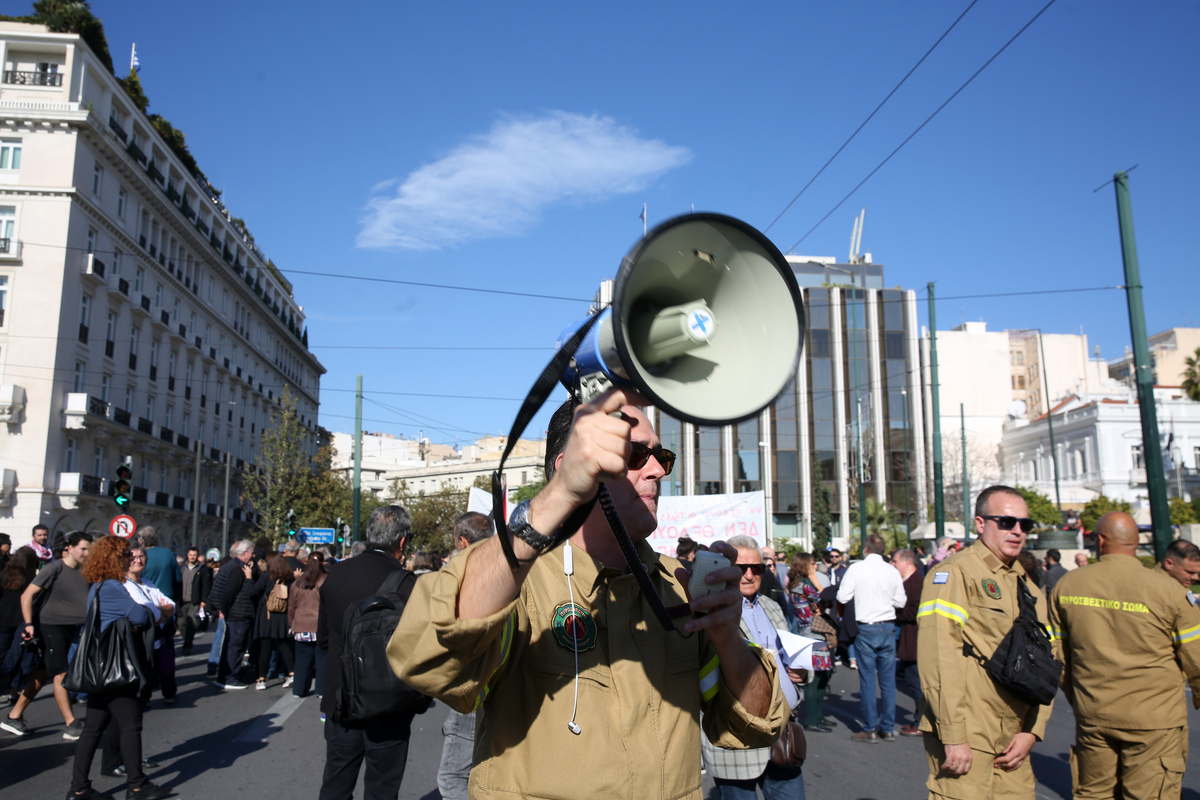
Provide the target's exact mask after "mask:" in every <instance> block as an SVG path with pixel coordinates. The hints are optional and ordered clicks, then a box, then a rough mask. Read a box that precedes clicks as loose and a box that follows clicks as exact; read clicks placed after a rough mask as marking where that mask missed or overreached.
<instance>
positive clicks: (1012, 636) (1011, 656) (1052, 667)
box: [983, 581, 1063, 706]
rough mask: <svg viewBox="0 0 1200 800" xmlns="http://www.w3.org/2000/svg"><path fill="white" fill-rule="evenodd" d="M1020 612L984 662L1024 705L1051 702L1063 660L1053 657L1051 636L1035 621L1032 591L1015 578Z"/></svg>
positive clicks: (996, 678) (985, 666)
mask: <svg viewBox="0 0 1200 800" xmlns="http://www.w3.org/2000/svg"><path fill="white" fill-rule="evenodd" d="M1017 602H1018V604H1019V606H1020V614H1019V615H1018V616H1017V619H1016V620H1015V621H1014V622H1013V626H1012V629H1011V630H1010V631H1009V632H1008V635H1007V636H1005V637H1004V639H1003V641H1001V642H1000V646H999V647H997V648H996V652H995V653H994V654H993V655H992V657H991V658H990V659H988V660H987V661H985V662H983V666H984V669H986V670H987V671H988V673H989V674H990V675H991V676H992V680H994V681H995V682H996V683H998V684H999V685H1000V686H1003V687H1004V688H1005V689H1007V690H1008V691H1009V692H1011V693H1012V694H1013V696H1014V697H1016V698H1017V699H1018V700H1020V701H1021V702H1023V703H1025V704H1027V705H1031V706H1032V705H1043V706H1045V705H1050V702H1051V701H1052V700H1054V695H1055V694H1056V693H1057V692H1058V685H1059V683H1060V682H1061V680H1062V673H1063V663H1062V662H1061V661H1058V660H1057V659H1055V658H1054V651H1053V649H1052V648H1051V645H1050V637H1049V636H1047V635H1046V629H1045V628H1043V627H1042V624H1041V623H1040V622H1038V618H1037V609H1036V608H1035V606H1034V601H1033V595H1032V594H1030V593H1029V589H1027V588H1026V587H1025V581H1017Z"/></svg>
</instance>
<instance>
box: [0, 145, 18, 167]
mask: <svg viewBox="0 0 1200 800" xmlns="http://www.w3.org/2000/svg"><path fill="white" fill-rule="evenodd" d="M20 168H21V140H20V139H0V169H20Z"/></svg>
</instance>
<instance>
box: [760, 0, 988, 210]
mask: <svg viewBox="0 0 1200 800" xmlns="http://www.w3.org/2000/svg"><path fill="white" fill-rule="evenodd" d="M977 2H979V0H971V4H970V5H969V6H967V7H966V9H964V10H963V12H962V13H961V14H959V15H958V18H957V19H955V20H954V22H952V23H950V27H949V28H946V30H945V31H944V32H943V33H942V35H941V36H939V37H938V38H937V41H936V42H934V43H933V44H932V45H931V46H930V48H929V49H928V50H926V51H925V55H923V56H921V57H920V58H919V59H917V63H916V64H913V66H912V69H910V70H909V71H908V72H907V73H905V75H904V77H903V78H901V79H900V82H899V83H897V84H896V85H895V86H893V87H892V90H891V91H890V92H888V93H887V97H885V98H883V99H882V100H880V101H879V105H877V106H875V109H874V110H873V111H872V112H871V113H870V114H868V115H867V118H866V119H864V120H863V121H862V123H861V124H859V126H858V127H857V128H855V129H854V133H852V134H850V136H849V138H847V139H846V141H844V142H842V146H841V147H839V148H838V149H837V150H836V151H835V152H834V154H833V155H831V156H830V157H829V160H828V161H826V162H825V163H824V164H822V165H821V168H820V169H819V170H817V172H816V174H815V175H813V176H812V177H811V178H809V179H808V183H806V184H804V188H803V189H801V190H800V191H798V192H796V196H795V197H793V198H792V199H791V200H790V201H789V202H788V204H787V205H786V206H784V207H783V211H780V212H779V214H778V215H777V216H776V217H775V219H773V220H771V224H770V225H768V226H767V227H765V228H763V233H766V232H767V231H769V230H771V228H773V227H775V223H776V222H779V220H780V219H781V218H782V217H783V215H784V214H786V213H787V212H788V209H789V208H791V207H792V206H793V205H795V203H796V201H797V200H799V199H800V196H801V195H803V194H804V193H805V192H807V191H808V187H810V186H812V185H813V183H814V182H815V181H816V180H817V178H819V177H821V173H823V172H824V171H825V170H826V168H827V167H828V166H829V165H830V164H832V163H833V161H834V159H835V158H837V157H838V156H839V155H841V153H842V151H843V150H845V149H846V146H847V145H849V144H850V142H852V141H854V137H856V136H858V134H859V132H861V131H862V129H863V128H865V127H866V126H867V123H868V122H870V121H871V120H872V119H874V117H875V115H876V114H878V113H879V110H880V109H881V108H883V107H884V105H885V104H886V103H887V101H888V100H891V99H892V95H894V94H895V93H896V92H897V91H899V89H900V87H901V86H903V85H904V83H905V82H906V81H907V80H908V79H909V78H910V77H912V74H913V73H914V72H916V71H917V68H918V67H920V66H921V65H922V64H924V63H925V59H927V58H929V56H930V54H931V53H933V51H934V50H936V49H937V46H938V45H939V44H941V43H942V40H943V39H945V38H946V37H947V36H949V35H950V31H952V30H954V28H955V26H957V25H958V23H959V22H961V21H962V18H963V17H965V16H966V15H967V12H968V11H970V10H971V9H972V8H974V7H975V4H976V3H977Z"/></svg>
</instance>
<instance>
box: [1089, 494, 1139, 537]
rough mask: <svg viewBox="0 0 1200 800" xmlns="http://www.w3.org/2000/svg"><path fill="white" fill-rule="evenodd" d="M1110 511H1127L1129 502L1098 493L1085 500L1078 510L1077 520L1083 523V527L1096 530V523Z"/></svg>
mask: <svg viewBox="0 0 1200 800" xmlns="http://www.w3.org/2000/svg"><path fill="white" fill-rule="evenodd" d="M1110 511H1124V512H1125V513H1126V514H1128V513H1129V503H1126V502H1125V501H1124V500H1110V499H1108V498H1107V497H1105V496H1104V495H1100V496H1099V497H1096V498H1094V499H1092V500H1089V501H1088V502H1087V505H1085V506H1084V507H1083V511H1081V512H1079V521H1080V522H1081V523H1082V524H1083V529H1084V530H1087V531H1094V530H1096V523H1097V522H1098V521H1099V520H1100V518H1101V517H1103V516H1104V515H1105V514H1107V513H1108V512H1110Z"/></svg>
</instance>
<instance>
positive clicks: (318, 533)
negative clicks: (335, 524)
mask: <svg viewBox="0 0 1200 800" xmlns="http://www.w3.org/2000/svg"><path fill="white" fill-rule="evenodd" d="M333 533H334V531H333V528H301V529H300V535H299V536H297V537H296V539H298V540H299V539H300V536H303V537H304V540H306V541H307V542H308V543H309V544H333Z"/></svg>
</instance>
